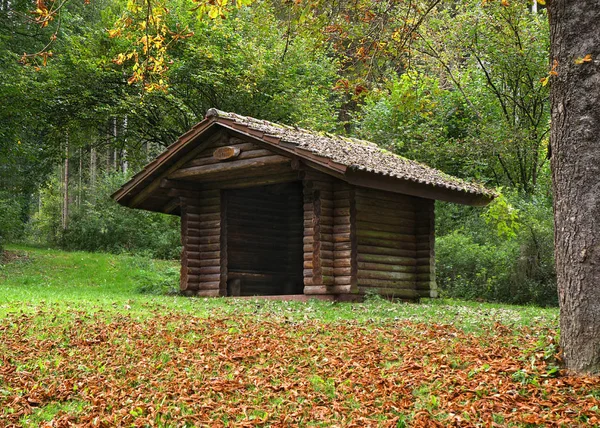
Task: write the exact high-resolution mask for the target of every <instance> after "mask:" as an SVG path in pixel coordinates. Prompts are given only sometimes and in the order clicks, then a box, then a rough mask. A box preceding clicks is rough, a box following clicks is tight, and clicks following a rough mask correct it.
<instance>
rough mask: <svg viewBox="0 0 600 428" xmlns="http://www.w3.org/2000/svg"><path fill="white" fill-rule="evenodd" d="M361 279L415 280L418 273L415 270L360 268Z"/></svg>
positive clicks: (359, 276)
mask: <svg viewBox="0 0 600 428" xmlns="http://www.w3.org/2000/svg"><path fill="white" fill-rule="evenodd" d="M356 275H357V277H358V278H359V281H360V280H361V279H363V278H365V279H388V280H390V281H415V280H416V279H417V276H418V275H417V274H416V273H415V272H414V271H413V272H389V271H377V270H366V269H358V273H357V274H356Z"/></svg>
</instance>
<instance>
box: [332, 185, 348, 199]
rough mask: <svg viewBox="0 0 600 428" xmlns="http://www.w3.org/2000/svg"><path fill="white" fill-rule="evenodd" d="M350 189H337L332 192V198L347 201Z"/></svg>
mask: <svg viewBox="0 0 600 428" xmlns="http://www.w3.org/2000/svg"><path fill="white" fill-rule="evenodd" d="M350 193H351V190H350V188H337V189H335V190H334V191H333V197H334V198H335V199H348V198H350Z"/></svg>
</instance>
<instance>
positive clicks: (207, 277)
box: [198, 274, 221, 284]
mask: <svg viewBox="0 0 600 428" xmlns="http://www.w3.org/2000/svg"><path fill="white" fill-rule="evenodd" d="M220 279H221V275H220V274H202V275H200V276H199V277H198V282H199V283H200V284H202V283H203V282H216V283H219V280H220Z"/></svg>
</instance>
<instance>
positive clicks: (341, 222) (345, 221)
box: [333, 216, 351, 227]
mask: <svg viewBox="0 0 600 428" xmlns="http://www.w3.org/2000/svg"><path fill="white" fill-rule="evenodd" d="M350 224H351V222H350V217H349V216H337V217H334V218H333V226H334V227H335V226H346V225H350Z"/></svg>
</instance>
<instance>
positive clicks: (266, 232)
mask: <svg viewBox="0 0 600 428" xmlns="http://www.w3.org/2000/svg"><path fill="white" fill-rule="evenodd" d="M223 146H228V147H229V146H231V147H234V148H235V149H239V156H237V157H236V158H234V159H230V160H226V161H219V160H218V159H215V158H214V157H213V152H214V150H215V149H216V148H218V147H223ZM268 158H272V159H271V160H267V159H268ZM280 158H281V156H280V155H277V154H274V153H272V152H270V151H268V150H265V149H264V147H262V146H261V145H259V144H255V143H250V142H247V141H244V140H241V139H238V138H235V137H231V136H228V135H227V134H225V133H224V134H223V135H221V137H219V138H214V139H213V140H212V141H210V142H209V143H208V145H207V146H206V150H204V151H202V152H201V153H200V154H199V155H198V156H196V157H195V158H194V159H192V160H190V161H188V162H187V164H185V165H184V167H183V168H182V170H184V172H183V173H182V172H178V174H179V175H178V176H177V177H173V178H172V180H169V183H183V182H182V181H178V180H186V181H187V180H188V179H190V178H193V180H191V181H192V182H191V183H190V182H189V181H188V183H186V186H183V187H184V188H185V189H187V190H186V191H185V192H183V193H182V194H183V196H178V195H179V194H178V193H177V192H179V191H180V190H179V189H175V190H177V192H175V193H173V196H174V198H173V200H172V201H171V202H170V204H173V206H174V207H175V206H176V203H177V198H179V200H180V207H179V210H180V211H181V217H182V222H181V227H182V245H183V250H182V264H181V289H182V290H183V291H184V293H185V294H188V295H201V296H219V295H221V296H225V295H227V292H228V291H227V281H228V278H229V270H231V271H232V273H231V275H232V278H234V277H235V275H238V276H239V272H250V273H252V272H255V273H257V276H256V278H254V279H252V277H251V276H250V277H248V278H249V279H248V278H246V280H243V281H245V284H246V285H245V287H244V286H243V285H242V288H245V289H243V290H242V291H241V294H242V295H254V294H269V295H270V294H296V293H302V292H304V294H307V295H332V294H333V295H348V294H367V293H370V292H372V293H378V294H382V295H386V296H391V297H397V298H404V299H418V298H419V297H429V296H432V297H434V296H435V295H436V286H435V265H434V235H433V232H434V203H433V201H431V200H427V199H422V198H417V197H412V196H406V195H400V194H395V193H390V192H384V191H380V190H373V189H367V188H361V187H356V186H352V185H349V184H348V183H346V182H344V181H342V180H340V179H337V178H334V177H331V176H330V175H327V174H324V173H321V172H319V171H316V170H313V169H311V168H306V167H302V166H300V168H298V167H297V166H296V167H294V168H292V167H291V165H290V162H288V161H289V159H287V160H286V159H283V160H282V159H280ZM254 159H258V160H259V161H260V162H262V163H261V165H262V166H261V167H260V168H258V169H255V168H253V167H250V166H249V164H247V163H244V162H246V161H252V160H254ZM263 161H264V162H263ZM224 165H226V167H225V169H224V170H223V169H221V168H222V167H223V166H224ZM274 165H276V167H277V168H279V169H273V168H275V166H274ZM282 165H284V166H285V168H286V169H281V167H282ZM205 167H206V168H210V169H208V170H202V171H200V169H203V168H205ZM180 171H181V170H180ZM206 171H209V172H208V173H207V172H206ZM196 173H198V175H197V176H195V175H194V174H196ZM299 179H301V180H302V181H301V182H300V181H298V180H299ZM273 183H275V184H273ZM271 184H273V186H275V187H271ZM169 185H171V184H169ZM190 186H191V187H190ZM257 186H263V187H260V188H259V187H257ZM277 186H280V187H279V191H276V192H275V193H277V196H275V193H273V194H270V193H269V192H271V190H268V191H267V193H265V189H277ZM286 186H287V187H286ZM190 188H193V189H196V188H197V189H198V190H197V191H195V190H194V191H190V190H189V189H190ZM229 189H234V190H229ZM261 189H262V190H261ZM171 192H173V191H171ZM227 195H230V196H227ZM231 195H235V196H234V197H233V199H231ZM282 195H283V196H282ZM294 207H295V208H294ZM234 271H235V272H238V273H237V274H236V273H235V272H234ZM261 272H262V273H266V274H269V275H272V276H273V277H272V278H273V281H272V282H271V283H266V282H265V279H264V275H263V276H262V277H260V275H259V274H260V273H261ZM294 282H299V283H300V284H299V287H300V288H295V287H294V286H293V285H292V284H293V283H294ZM292 289H293V290H292Z"/></svg>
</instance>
